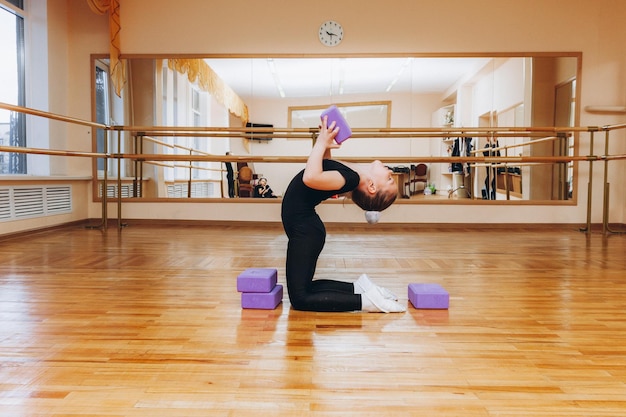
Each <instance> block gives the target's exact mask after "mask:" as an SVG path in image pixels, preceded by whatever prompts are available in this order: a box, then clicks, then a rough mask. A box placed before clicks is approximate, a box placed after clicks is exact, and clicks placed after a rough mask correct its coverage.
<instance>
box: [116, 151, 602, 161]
mask: <svg viewBox="0 0 626 417" xmlns="http://www.w3.org/2000/svg"><path fill="white" fill-rule="evenodd" d="M111 158H121V159H131V160H137V161H203V162H283V163H288V162H292V163H305V162H306V161H307V159H308V156H252V155H246V156H231V155H211V156H208V155H171V154H170V155H164V154H124V153H114V154H111ZM607 158H608V156H606V155H589V156H467V157H463V156H411V157H407V156H387V157H379V158H378V159H380V160H381V161H383V162H387V163H406V162H407V161H418V162H424V163H426V162H445V163H456V162H461V163H462V162H468V163H472V162H486V163H497V162H502V163H514V162H542V163H546V162H554V163H561V162H571V161H600V160H606V159H607ZM339 159H341V160H343V161H346V162H371V161H372V157H371V156H370V157H342V158H339Z"/></svg>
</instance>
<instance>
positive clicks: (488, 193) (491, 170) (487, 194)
mask: <svg viewBox="0 0 626 417" xmlns="http://www.w3.org/2000/svg"><path fill="white" fill-rule="evenodd" d="M499 147H500V144H499V143H498V139H493V142H492V140H491V138H487V143H486V144H485V150H484V151H483V156H500V151H499V150H495V151H494V149H495V148H499ZM485 169H486V170H487V176H486V177H485V188H483V193H482V195H483V200H495V199H496V168H495V167H493V166H490V165H487V166H486V167H485Z"/></svg>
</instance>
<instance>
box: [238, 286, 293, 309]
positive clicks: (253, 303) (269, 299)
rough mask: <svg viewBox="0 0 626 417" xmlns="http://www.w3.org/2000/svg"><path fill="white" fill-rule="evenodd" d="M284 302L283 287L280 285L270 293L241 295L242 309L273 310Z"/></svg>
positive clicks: (246, 293) (245, 293)
mask: <svg viewBox="0 0 626 417" xmlns="http://www.w3.org/2000/svg"><path fill="white" fill-rule="evenodd" d="M282 300H283V286H282V285H280V284H278V285H276V286H275V287H274V288H273V289H272V291H270V292H265V293H263V292H243V293H241V307H242V308H255V309H261V310H273V309H275V308H276V307H277V306H278V304H280V302H281V301H282Z"/></svg>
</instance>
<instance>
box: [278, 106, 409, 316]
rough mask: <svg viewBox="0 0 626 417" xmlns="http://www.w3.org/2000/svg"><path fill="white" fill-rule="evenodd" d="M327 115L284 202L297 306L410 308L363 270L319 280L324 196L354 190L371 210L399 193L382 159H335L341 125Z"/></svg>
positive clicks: (293, 296)
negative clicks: (355, 275) (347, 278)
mask: <svg viewBox="0 0 626 417" xmlns="http://www.w3.org/2000/svg"><path fill="white" fill-rule="evenodd" d="M327 123H328V120H327V117H324V118H323V120H322V125H321V126H320V134H319V136H318V138H317V141H316V142H315V145H313V149H312V150H311V154H310V155H309V158H308V160H307V163H306V166H305V168H304V170H302V171H301V172H300V173H298V174H297V175H296V176H295V177H294V178H293V179H292V180H291V183H290V184H289V186H288V187H287V190H286V191H285V195H284V196H283V201H282V212H281V216H282V221H283V227H284V229H285V233H286V234H287V237H288V239H289V242H288V244H287V263H286V277H287V290H288V293H289V300H290V301H291V305H292V306H293V308H294V309H296V310H307V311H357V310H361V311H369V312H385V313H391V312H404V311H405V310H406V309H405V308H404V306H402V305H401V304H399V303H397V297H396V296H395V295H394V294H393V293H391V292H390V291H389V290H387V289H385V288H382V287H378V286H377V285H375V284H373V283H372V282H371V281H370V279H369V278H368V277H367V275H365V274H363V275H361V277H360V278H359V279H358V280H357V281H355V282H354V283H349V282H341V281H332V280H315V281H314V280H313V276H314V274H315V267H316V264H317V259H318V257H319V255H320V253H321V251H322V249H323V248H324V242H325V240H326V229H325V227H324V224H323V223H322V221H321V219H320V218H319V216H318V215H317V213H316V212H315V207H316V206H317V205H318V204H320V203H321V202H322V201H324V200H326V199H327V198H329V197H332V196H334V195H336V194H341V193H346V192H351V193H352V201H354V202H355V203H356V204H357V205H358V206H359V207H361V208H362V209H363V210H366V211H367V213H374V212H378V211H381V210H384V209H386V208H387V207H389V206H390V205H391V204H392V203H393V202H394V201H395V199H396V197H397V191H398V188H397V185H396V183H395V181H394V179H393V176H392V175H391V171H390V170H389V169H388V168H387V167H386V166H384V165H383V164H382V163H381V162H380V161H374V162H372V163H371V164H368V165H365V166H361V165H353V164H346V163H342V162H338V161H334V160H331V159H327V158H329V157H330V150H331V149H334V148H339V147H340V145H338V144H336V143H335V142H334V139H335V136H336V135H337V132H338V131H339V128H336V127H335V122H333V123H331V125H330V126H327Z"/></svg>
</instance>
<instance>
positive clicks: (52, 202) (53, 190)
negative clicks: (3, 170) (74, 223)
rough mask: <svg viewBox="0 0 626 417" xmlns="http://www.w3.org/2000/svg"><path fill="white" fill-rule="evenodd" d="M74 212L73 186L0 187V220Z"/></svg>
mask: <svg viewBox="0 0 626 417" xmlns="http://www.w3.org/2000/svg"><path fill="white" fill-rule="evenodd" d="M71 212H72V188H71V186H70V185H62V186H49V187H47V186H46V187H42V186H35V187H0V221H2V220H22V219H28V218H34V217H43V216H51V215H54V214H64V213H71Z"/></svg>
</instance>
